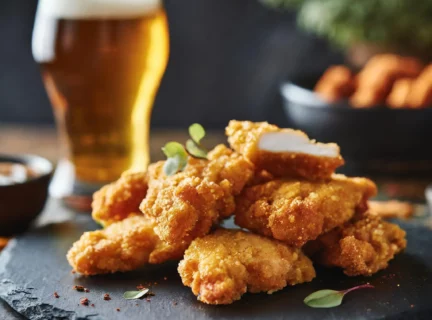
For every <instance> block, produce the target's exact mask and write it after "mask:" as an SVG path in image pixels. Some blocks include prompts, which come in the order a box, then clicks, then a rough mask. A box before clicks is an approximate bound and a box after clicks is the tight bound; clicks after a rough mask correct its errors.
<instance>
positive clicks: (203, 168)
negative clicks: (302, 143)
mask: <svg viewBox="0 0 432 320" xmlns="http://www.w3.org/2000/svg"><path fill="white" fill-rule="evenodd" d="M163 164H164V162H159V163H156V164H154V165H151V166H150V168H149V189H148V193H147V196H146V198H145V199H144V200H143V202H142V203H141V205H140V210H141V211H142V212H143V213H144V215H146V216H147V217H149V218H151V219H153V220H154V222H155V232H156V234H157V235H158V236H159V237H160V238H161V239H162V240H163V241H166V242H168V243H179V242H182V243H190V242H191V241H192V240H193V239H195V238H196V237H200V236H204V235H206V234H207V233H208V232H209V231H210V229H211V227H212V226H213V225H214V224H216V223H217V222H219V221H220V220H222V219H225V218H227V217H229V216H230V215H232V214H233V213H234V210H235V199H234V197H235V196H236V195H238V194H239V193H240V192H241V191H242V190H243V188H244V186H245V185H246V184H247V183H248V181H250V180H251V179H252V178H253V175H254V166H253V164H252V163H251V162H250V161H248V160H247V159H245V158H244V157H243V156H241V155H239V154H237V153H235V152H233V151H232V150H231V149H229V148H227V147H225V146H224V145H219V146H217V147H216V148H214V149H213V150H212V151H211V152H210V153H209V155H208V160H203V159H195V158H191V157H190V158H189V162H188V165H187V166H186V169H185V170H184V171H183V172H179V173H177V174H175V175H173V176H170V177H167V176H165V175H164V173H163Z"/></svg>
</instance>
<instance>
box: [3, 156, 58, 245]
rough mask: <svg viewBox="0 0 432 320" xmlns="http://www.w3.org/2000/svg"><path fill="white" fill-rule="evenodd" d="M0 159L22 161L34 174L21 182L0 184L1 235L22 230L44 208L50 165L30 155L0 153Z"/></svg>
mask: <svg viewBox="0 0 432 320" xmlns="http://www.w3.org/2000/svg"><path fill="white" fill-rule="evenodd" d="M0 162H13V163H20V164H24V165H26V166H27V167H29V168H31V169H32V170H33V171H34V172H36V174H37V176H36V177H35V178H32V179H29V180H27V181H25V182H23V183H16V184H11V185H4V186H0V236H5V237H7V236H11V235H15V234H17V233H20V232H23V231H25V230H26V229H27V228H28V227H29V225H30V224H31V222H32V221H33V220H34V219H35V218H36V217H37V216H38V214H39V213H40V212H41V211H42V209H43V208H44V206H45V202H46V200H47V197H48V185H49V182H50V179H51V174H52V170H53V166H52V164H51V163H50V162H49V161H48V160H46V159H44V158H41V157H38V156H32V155H19V156H11V155H0Z"/></svg>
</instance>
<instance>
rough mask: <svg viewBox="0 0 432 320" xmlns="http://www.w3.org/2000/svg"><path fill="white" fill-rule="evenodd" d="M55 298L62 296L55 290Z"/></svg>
mask: <svg viewBox="0 0 432 320" xmlns="http://www.w3.org/2000/svg"><path fill="white" fill-rule="evenodd" d="M54 298H57V299H58V298H60V296H59V295H58V293H57V291H56V292H54Z"/></svg>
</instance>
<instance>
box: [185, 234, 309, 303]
mask: <svg viewBox="0 0 432 320" xmlns="http://www.w3.org/2000/svg"><path fill="white" fill-rule="evenodd" d="M178 271H179V273H180V276H181V278H182V281H183V284H184V285H185V286H189V287H191V288H192V292H193V293H194V294H195V295H196V296H197V297H198V299H199V300H200V301H202V302H204V303H207V304H230V303H232V302H234V301H236V300H239V299H240V298H241V296H242V295H243V294H244V293H246V291H249V292H252V293H256V292H261V291H264V292H267V293H269V294H271V293H273V292H275V291H278V290H281V289H282V288H284V287H285V286H287V285H291V286H293V285H296V284H299V283H303V282H309V281H311V280H312V279H313V278H314V277H315V270H314V268H313V265H312V263H311V261H310V260H309V259H308V258H307V257H306V256H305V255H304V254H303V253H302V252H301V251H300V250H299V249H295V248H291V247H289V246H287V245H285V244H283V243H281V242H279V241H276V240H272V239H268V238H264V237H261V236H258V235H255V234H251V233H247V232H244V231H240V230H225V229H220V230H217V231H216V232H214V233H213V234H210V235H207V236H205V237H203V238H199V239H196V240H194V241H193V242H192V244H191V245H190V247H189V248H188V249H187V251H186V253H185V256H184V259H183V260H182V261H181V262H180V264H179V267H178Z"/></svg>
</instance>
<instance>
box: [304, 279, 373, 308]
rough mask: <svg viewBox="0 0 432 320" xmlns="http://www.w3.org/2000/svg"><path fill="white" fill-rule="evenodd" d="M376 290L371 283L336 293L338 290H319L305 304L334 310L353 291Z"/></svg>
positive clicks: (308, 297) (305, 300)
mask: <svg viewBox="0 0 432 320" xmlns="http://www.w3.org/2000/svg"><path fill="white" fill-rule="evenodd" d="M365 288H374V286H373V285H370V284H369V283H366V284H362V285H359V286H356V287H353V288H350V289H346V290H341V291H336V290H328V289H326V290H319V291H316V292H314V293H311V294H310V295H308V296H307V297H306V298H305V299H304V300H303V302H304V303H305V304H306V305H308V306H309V307H312V308H333V307H337V306H339V305H340V304H341V303H342V299H343V297H344V296H345V295H346V294H347V293H348V292H351V291H355V290H359V289H365Z"/></svg>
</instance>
